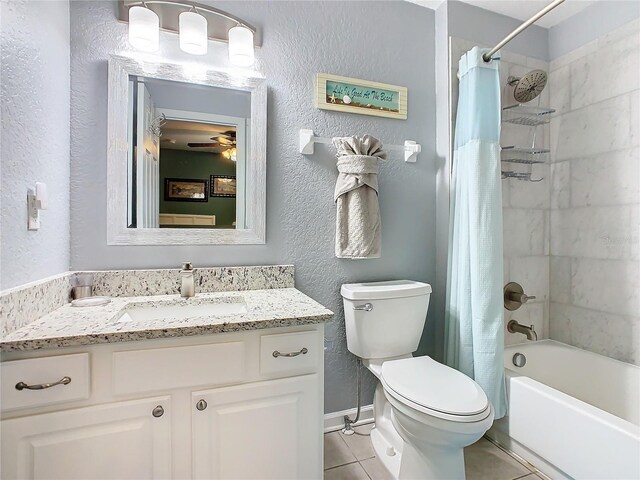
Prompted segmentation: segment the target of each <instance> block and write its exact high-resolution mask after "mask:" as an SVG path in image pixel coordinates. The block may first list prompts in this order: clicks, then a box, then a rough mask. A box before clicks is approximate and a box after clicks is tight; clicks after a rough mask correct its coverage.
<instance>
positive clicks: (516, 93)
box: [507, 70, 547, 103]
mask: <svg viewBox="0 0 640 480" xmlns="http://www.w3.org/2000/svg"><path fill="white" fill-rule="evenodd" d="M507 83H508V84H509V85H510V86H512V87H514V89H513V97H514V98H515V99H516V102H518V103H526V102H530V101H531V100H533V99H534V98H536V97H537V96H538V95H540V94H541V93H542V90H544V87H545V86H546V85H547V72H545V71H544V70H531V71H530V72H529V73H527V74H526V75H524V76H523V77H521V78H518V77H509V78H508V79H507Z"/></svg>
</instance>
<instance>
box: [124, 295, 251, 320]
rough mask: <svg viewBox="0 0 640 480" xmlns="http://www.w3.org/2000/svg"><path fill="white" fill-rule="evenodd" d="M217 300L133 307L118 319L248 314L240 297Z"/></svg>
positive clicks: (160, 318) (159, 318) (158, 318)
mask: <svg viewBox="0 0 640 480" xmlns="http://www.w3.org/2000/svg"><path fill="white" fill-rule="evenodd" d="M217 300H218V301H211V302H202V301H200V302H198V303H189V300H187V301H185V302H180V303H174V302H170V303H169V302H167V303H166V304H157V303H156V304H149V305H144V304H142V305H133V306H131V307H129V308H127V309H126V310H125V311H124V312H123V313H122V315H121V316H120V318H118V322H140V321H142V322H144V321H149V320H162V319H164V318H166V319H169V318H172V319H175V318H177V319H181V318H196V317H220V316H224V315H233V314H238V313H246V312H247V305H246V303H244V301H243V300H242V299H241V298H239V297H232V298H229V299H227V300H224V299H217ZM220 300H222V301H220Z"/></svg>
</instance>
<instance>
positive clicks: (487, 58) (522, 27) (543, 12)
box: [482, 0, 565, 62]
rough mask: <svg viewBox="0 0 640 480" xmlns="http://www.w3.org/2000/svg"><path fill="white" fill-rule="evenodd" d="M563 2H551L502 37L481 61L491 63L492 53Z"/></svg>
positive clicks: (558, 0) (561, 0)
mask: <svg viewBox="0 0 640 480" xmlns="http://www.w3.org/2000/svg"><path fill="white" fill-rule="evenodd" d="M564 1H565V0H554V1H553V2H551V3H550V4H549V5H547V6H546V7H544V8H543V9H542V10H540V11H539V12H538V13H536V14H535V15H534V16H533V17H531V18H530V19H529V20H527V21H526V22H524V23H523V24H522V25H520V26H519V27H518V28H516V29H515V30H514V31H513V32H511V33H510V34H509V35H507V36H506V37H504V39H503V40H502V41H501V42H500V43H498V44H497V45H496V46H495V47H493V48H492V49H491V50H489V51H488V52H486V53H485V54H484V55H482V59H483V60H484V61H485V62H490V61H491V57H492V56H493V54H494V53H496V52H497V51H498V50H500V49H501V48H502V47H504V46H505V45H506V44H507V43H509V42H510V41H511V40H513V39H514V38H516V37H517V36H518V35H520V34H521V33H522V32H523V31H524V30H526V29H527V28H528V27H529V26H530V25H531V24H533V23H535V22H537V21H538V20H539V19H540V18H542V17H544V16H545V15H546V14H547V13H549V12H550V11H551V10H553V9H554V8H556V7H557V6H558V5H560V4H561V3H562V2H564Z"/></svg>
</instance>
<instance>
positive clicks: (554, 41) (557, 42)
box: [549, 0, 640, 60]
mask: <svg viewBox="0 0 640 480" xmlns="http://www.w3.org/2000/svg"><path fill="white" fill-rule="evenodd" d="M558 8H562V6H560V7H558ZM638 17H640V1H638V0H607V1H600V2H596V3H594V4H593V5H589V6H588V7H587V8H585V9H584V10H582V11H580V12H578V13H576V14H575V15H574V16H572V17H570V18H568V19H566V20H565V21H564V22H562V23H560V24H558V25H556V26H555V27H552V28H550V29H549V60H555V59H556V58H558V57H561V56H562V55H564V54H565V53H569V52H571V51H572V50H575V49H576V48H578V47H581V46H582V45H584V44H586V43H589V42H591V41H592V40H595V39H596V38H598V37H600V36H602V35H604V34H605V33H608V32H610V31H612V30H615V29H616V28H618V27H620V26H622V25H624V24H625V23H627V22H630V21H631V20H633V19H635V18H638Z"/></svg>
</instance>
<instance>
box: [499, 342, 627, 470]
mask: <svg viewBox="0 0 640 480" xmlns="http://www.w3.org/2000/svg"><path fill="white" fill-rule="evenodd" d="M517 353H520V354H522V355H524V357H525V358H526V363H525V365H524V366H522V367H517V366H515V365H514V362H513V358H514V355H516V354H517ZM504 358H505V372H506V379H507V395H508V398H509V414H508V416H507V417H505V418H502V419H500V420H498V421H496V422H495V423H494V425H493V426H492V427H491V429H490V430H489V432H487V435H488V436H489V437H490V438H492V439H493V440H494V441H495V442H496V443H498V444H500V445H502V446H503V447H505V448H506V449H507V450H510V451H512V452H513V453H515V454H516V455H518V456H520V457H522V458H523V459H524V460H526V461H528V462H529V463H531V464H532V465H533V466H534V467H536V468H537V469H538V470H540V471H541V472H542V473H544V474H545V475H547V476H548V477H551V478H553V479H556V478H559V479H565V478H574V479H579V480H583V479H594V480H622V479H636V480H637V479H639V478H640V367H636V366H634V365H631V364H628V363H623V362H619V361H617V360H613V359H610V358H607V357H604V356H602V355H597V354H595V353H591V352H587V351H584V350H580V349H577V348H574V347H571V346H569V345H565V344H563V343H560V342H555V341H553V340H541V341H539V342H528V343H523V344H519V345H512V346H509V347H505V355H504ZM520 358H521V357H520Z"/></svg>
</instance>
